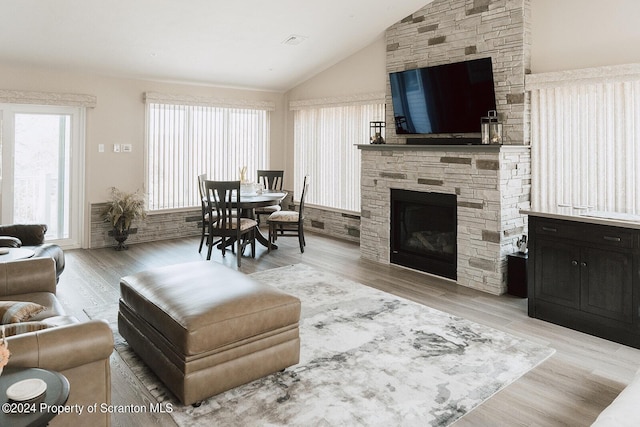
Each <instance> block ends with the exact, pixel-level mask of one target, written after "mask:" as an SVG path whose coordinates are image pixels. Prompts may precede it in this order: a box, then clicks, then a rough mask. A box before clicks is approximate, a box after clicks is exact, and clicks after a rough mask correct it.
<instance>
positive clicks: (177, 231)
mask: <svg viewBox="0 0 640 427" xmlns="http://www.w3.org/2000/svg"><path fill="white" fill-rule="evenodd" d="M106 205H107V204H106V203H95V204H92V205H91V238H90V242H89V247H90V248H104V247H108V246H115V244H116V242H115V240H114V239H113V237H111V236H109V232H110V231H111V226H110V225H109V224H108V223H106V222H104V220H103V219H102V215H101V212H102V211H103V210H104V208H105V206H106ZM200 217H201V213H200V209H195V210H190V211H182V212H170V213H161V214H155V215H147V218H146V219H145V220H144V221H138V222H136V223H134V224H133V226H132V228H133V229H135V230H136V232H135V234H131V235H129V238H128V239H127V242H126V243H127V244H135V243H142V242H155V241H158V240H166V239H177V238H181V237H191V236H199V235H200V226H201V222H200ZM195 250H198V248H197V247H196V248H195Z"/></svg>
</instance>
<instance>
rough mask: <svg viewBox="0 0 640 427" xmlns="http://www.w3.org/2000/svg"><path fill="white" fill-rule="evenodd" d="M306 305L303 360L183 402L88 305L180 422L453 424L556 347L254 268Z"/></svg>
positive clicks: (349, 285) (386, 297) (371, 292)
mask: <svg viewBox="0 0 640 427" xmlns="http://www.w3.org/2000/svg"><path fill="white" fill-rule="evenodd" d="M252 277H253V278H255V279H257V280H258V281H260V282H262V283H265V284H268V285H271V286H274V287H277V288H279V289H282V290H283V291H285V292H288V293H291V294H293V295H296V296H297V297H298V298H300V300H301V301H302V315H301V321H300V337H301V355H300V363H299V364H298V365H295V366H292V367H290V368H288V369H286V370H285V371H284V372H279V373H276V374H273V375H269V376H267V377H265V378H263V379H261V380H257V381H254V382H251V383H249V384H246V385H244V386H240V387H237V388H235V389H233V390H230V391H227V392H225V393H221V394H219V395H217V396H214V397H212V398H210V399H208V400H206V401H205V402H204V403H203V404H202V405H201V406H200V407H197V408H194V407H192V406H183V405H181V404H180V403H179V402H178V401H177V400H176V398H175V397H173V395H172V394H171V393H170V392H169V391H167V389H166V388H165V387H164V386H163V385H162V383H161V382H160V381H159V380H158V379H157V377H156V376H155V375H154V374H153V373H152V372H151V371H150V370H149V369H147V368H146V366H145V365H144V363H143V362H142V361H141V360H140V359H138V357H137V356H136V355H135V353H133V352H132V351H131V350H130V349H129V347H128V346H127V343H126V341H124V340H123V339H122V337H120V336H119V334H118V333H117V324H116V316H117V306H115V305H113V306H110V307H99V308H93V309H86V310H85V312H87V314H88V315H89V316H90V317H91V318H104V319H106V320H108V321H109V322H110V324H111V325H112V327H113V328H114V334H115V336H116V350H117V351H118V353H119V354H120V355H121V357H122V359H123V360H124V361H125V362H126V363H127V364H128V365H129V366H130V367H131V368H132V371H133V372H134V373H135V374H136V375H137V376H138V378H139V379H140V380H141V382H142V383H143V384H144V385H145V387H147V389H148V390H149V391H150V392H151V394H152V395H153V396H154V397H155V398H156V399H157V401H158V402H160V403H168V402H170V403H171V404H172V406H173V409H174V411H173V412H172V413H171V416H172V417H173V419H174V420H175V421H176V423H177V424H178V425H180V426H184V427H187V426H210V425H212V423H213V424H215V425H221V426H243V427H245V426H285V425H286V426H358V425H361V426H389V425H393V426H427V425H430V426H446V425H449V424H451V423H452V422H454V421H455V420H457V419H458V418H460V417H462V416H463V415H464V414H466V413H468V412H469V411H471V410H472V409H473V408H475V407H476V406H478V405H480V404H481V403H482V402H483V401H484V400H486V399H488V398H489V397H491V396H492V395H493V394H495V393H496V392H498V391H499V390H501V389H502V388H504V387H506V386H507V385H509V384H510V383H512V382H513V381H515V380H516V379H518V378H519V377H521V376H522V375H523V374H525V373H526V372H527V371H529V370H530V369H532V368H533V367H535V366H536V365H538V364H539V363H541V362H542V361H544V360H545V359H546V358H548V357H549V356H551V355H552V354H553V352H554V350H553V349H551V348H549V347H544V346H540V345H538V344H535V343H532V342H529V341H526V340H524V339H521V338H518V337H515V336H512V335H509V334H507V333H504V332H501V331H498V330H495V329H492V328H489V327H486V326H483V325H480V324H477V323H473V322H470V321H468V320H465V319H462V318H460V317H456V316H452V315H450V314H447V313H444V312H442V311H438V310H435V309H433V308H430V307H426V306H424V305H421V304H417V303H414V302H412V301H409V300H406V299H403V298H399V297H396V296H394V295H391V294H388V293H385V292H382V291H378V290H376V289H373V288H370V287H367V286H364V285H362V284H359V283H356V282H353V281H351V280H347V279H345V278H342V277H340V276H338V275H336V274H332V273H326V272H322V271H318V270H316V269H313V268H311V267H308V266H305V265H302V264H296V265H292V266H287V267H282V268H277V269H273V270H268V271H264V272H258V273H254V274H252Z"/></svg>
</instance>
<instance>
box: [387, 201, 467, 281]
mask: <svg viewBox="0 0 640 427" xmlns="http://www.w3.org/2000/svg"><path fill="white" fill-rule="evenodd" d="M391 262H392V263H394V264H399V265H403V266H405V267H409V268H414V269H416V270H420V271H425V272H427V273H432V274H435V275H438V276H442V277H446V278H449V279H454V280H455V279H456V277H457V271H456V270H457V268H456V267H457V209H456V196H455V195H454V194H444V193H429V192H419V191H408V190H398V189H392V190H391Z"/></svg>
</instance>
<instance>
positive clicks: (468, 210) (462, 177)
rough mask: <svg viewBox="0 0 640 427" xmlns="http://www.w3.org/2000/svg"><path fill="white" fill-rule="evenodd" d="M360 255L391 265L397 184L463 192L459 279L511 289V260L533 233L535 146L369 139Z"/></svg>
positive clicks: (495, 291)
mask: <svg viewBox="0 0 640 427" xmlns="http://www.w3.org/2000/svg"><path fill="white" fill-rule="evenodd" d="M357 147H358V148H359V149H361V150H362V153H361V154H362V155H361V159H362V167H361V176H362V179H361V194H362V196H361V197H362V209H361V224H360V253H361V255H362V257H363V258H365V259H369V260H373V261H377V262H380V263H384V264H390V263H391V260H390V253H389V252H390V224H391V214H390V206H391V195H390V193H391V189H404V190H412V191H424V192H436V193H446V194H455V195H456V196H457V212H458V215H457V216H458V225H457V230H458V232H457V248H458V254H457V273H458V274H457V280H456V282H457V283H458V284H460V285H462V286H467V287H470V288H474V289H478V290H482V291H485V292H489V293H492V294H502V293H504V292H506V290H507V286H506V273H507V271H506V258H507V255H508V254H510V253H512V252H514V251H516V250H517V248H516V247H515V242H516V240H517V238H518V237H520V236H521V235H522V234H523V233H525V232H526V225H527V222H526V216H525V215H523V214H522V213H520V210H521V209H528V207H529V206H530V189H531V152H530V147H529V146H525V145H453V146H452V145H439V146H434V145H404V144H368V145H365V144H362V145H358V146H357Z"/></svg>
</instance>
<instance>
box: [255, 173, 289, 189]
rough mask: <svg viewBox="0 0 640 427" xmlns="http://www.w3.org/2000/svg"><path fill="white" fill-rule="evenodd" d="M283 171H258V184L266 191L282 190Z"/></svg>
mask: <svg viewBox="0 0 640 427" xmlns="http://www.w3.org/2000/svg"><path fill="white" fill-rule="evenodd" d="M283 179H284V171H283V170H258V183H259V184H262V185H263V187H264V188H265V189H266V190H278V191H280V190H282V181H283Z"/></svg>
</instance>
